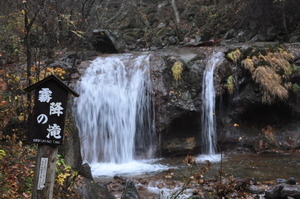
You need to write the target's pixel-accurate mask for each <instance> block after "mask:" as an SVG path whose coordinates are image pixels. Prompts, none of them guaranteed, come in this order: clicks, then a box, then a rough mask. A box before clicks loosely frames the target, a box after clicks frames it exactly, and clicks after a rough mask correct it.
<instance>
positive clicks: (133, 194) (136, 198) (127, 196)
mask: <svg viewBox="0 0 300 199" xmlns="http://www.w3.org/2000/svg"><path fill="white" fill-rule="evenodd" d="M121 199H141V197H140V195H139V193H138V191H137V189H136V187H135V185H134V183H133V182H132V181H126V185H125V190H124V192H123V194H122V196H121Z"/></svg>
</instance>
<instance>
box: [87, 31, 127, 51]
mask: <svg viewBox="0 0 300 199" xmlns="http://www.w3.org/2000/svg"><path fill="white" fill-rule="evenodd" d="M91 43H92V45H93V46H94V49H95V50H97V51H99V52H102V53H117V52H122V51H123V50H124V49H125V41H124V39H123V38H122V37H121V36H120V35H119V34H118V33H116V32H111V31H109V30H94V31H93V36H92V38H91Z"/></svg>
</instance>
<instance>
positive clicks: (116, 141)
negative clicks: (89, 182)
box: [75, 54, 157, 175]
mask: <svg viewBox="0 0 300 199" xmlns="http://www.w3.org/2000/svg"><path fill="white" fill-rule="evenodd" d="M78 92H79V93H80V97H79V98H78V99H76V101H75V112H76V123H77V126H78V129H79V135H80V140H81V153H82V158H83V162H87V163H89V164H90V166H91V168H92V173H93V175H115V174H116V173H117V172H125V173H126V172H129V173H130V171H129V170H128V171H126V170H125V168H126V167H127V166H124V165H126V164H127V165H130V166H128V168H131V169H132V170H134V169H136V170H138V169H141V168H142V167H143V168H145V167H147V166H146V163H142V162H140V163H139V164H135V163H138V162H137V161H136V159H137V157H141V158H150V157H151V155H152V152H153V148H154V126H153V125H154V122H153V117H152V115H153V112H152V105H151V96H150V94H149V93H150V92H151V83H150V73H149V55H140V56H134V55H131V54H125V55H115V56H109V57H99V58H97V59H96V60H94V61H93V62H92V63H91V65H90V66H89V68H88V69H87V70H86V73H85V75H84V76H83V77H82V78H81V80H80V83H79V84H78ZM142 165H144V166H142ZM155 166H157V165H154V167H152V168H147V169H146V170H149V169H157V168H155ZM148 167H149V166H148ZM99 171H100V173H99ZM101 172H102V173H101ZM132 172H134V171H132Z"/></svg>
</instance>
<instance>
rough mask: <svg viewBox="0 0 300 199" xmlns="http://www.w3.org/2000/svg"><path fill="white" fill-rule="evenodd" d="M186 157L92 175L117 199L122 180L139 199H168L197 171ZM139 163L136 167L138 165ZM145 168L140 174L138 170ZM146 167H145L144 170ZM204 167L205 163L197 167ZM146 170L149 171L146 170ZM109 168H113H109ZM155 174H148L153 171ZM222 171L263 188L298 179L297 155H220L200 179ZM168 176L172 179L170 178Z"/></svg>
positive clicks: (299, 153)
mask: <svg viewBox="0 0 300 199" xmlns="http://www.w3.org/2000/svg"><path fill="white" fill-rule="evenodd" d="M184 158H185V157H176V158H163V159H156V160H147V161H136V168H134V163H133V164H131V165H130V166H129V167H130V168H131V171H129V170H127V172H125V173H124V172H123V171H124V168H125V167H124V166H120V167H122V168H123V170H122V169H120V172H119V173H118V172H116V171H115V172H110V171H109V170H107V168H105V169H106V170H105V169H104V170H102V174H100V173H98V174H100V175H95V173H94V178H95V180H96V181H97V182H102V183H106V184H108V187H111V191H112V193H113V194H114V195H115V196H116V197H117V198H119V197H120V196H121V194H122V191H123V190H122V189H123V186H122V185H118V183H120V184H122V182H121V181H122V180H121V181H120V179H129V180H133V181H134V182H135V184H136V186H137V189H138V191H139V193H140V195H141V196H142V197H144V198H154V197H155V196H156V197H160V198H162V199H163V198H166V199H167V198H168V197H170V196H171V195H172V194H173V193H174V192H175V191H178V190H180V189H181V187H182V186H183V180H184V179H187V178H188V177H190V175H191V174H192V173H193V172H195V171H196V168H195V167H191V166H188V165H187V164H186V163H184V162H183V160H184ZM137 162H139V164H137ZM142 165H144V167H143V168H144V170H143V173H142V172H141V167H142ZM146 165H148V166H146ZM199 165H204V163H201V162H200V163H199ZM147 167H148V169H149V170H147ZM110 168H112V167H110ZM154 168H155V170H151V169H154ZM220 169H222V171H223V175H224V176H226V177H230V176H233V177H235V178H243V179H248V178H249V179H253V180H255V181H258V182H260V183H262V184H271V183H274V182H275V181H276V180H277V179H280V178H282V179H287V178H289V177H294V178H295V179H296V180H298V181H299V179H300V172H299V171H300V152H294V153H261V154H254V153H243V154H239V153H230V154H225V155H222V161H219V162H212V165H211V167H210V169H209V171H208V173H206V174H204V175H203V179H208V178H219V177H220V176H219V171H220ZM106 172H107V174H108V175H107V174H105V173H106ZM170 174H171V175H170ZM192 191H193V190H192V189H191V190H187V193H186V195H185V194H183V195H182V197H181V198H187V197H188V195H190V194H191V192H192Z"/></svg>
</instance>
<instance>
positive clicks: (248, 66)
mask: <svg viewBox="0 0 300 199" xmlns="http://www.w3.org/2000/svg"><path fill="white" fill-rule="evenodd" d="M242 66H243V67H244V68H245V69H247V70H249V71H250V72H251V73H253V72H254V70H255V67H254V62H253V60H252V59H250V58H249V57H247V58H246V59H244V60H243V61H242Z"/></svg>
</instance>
